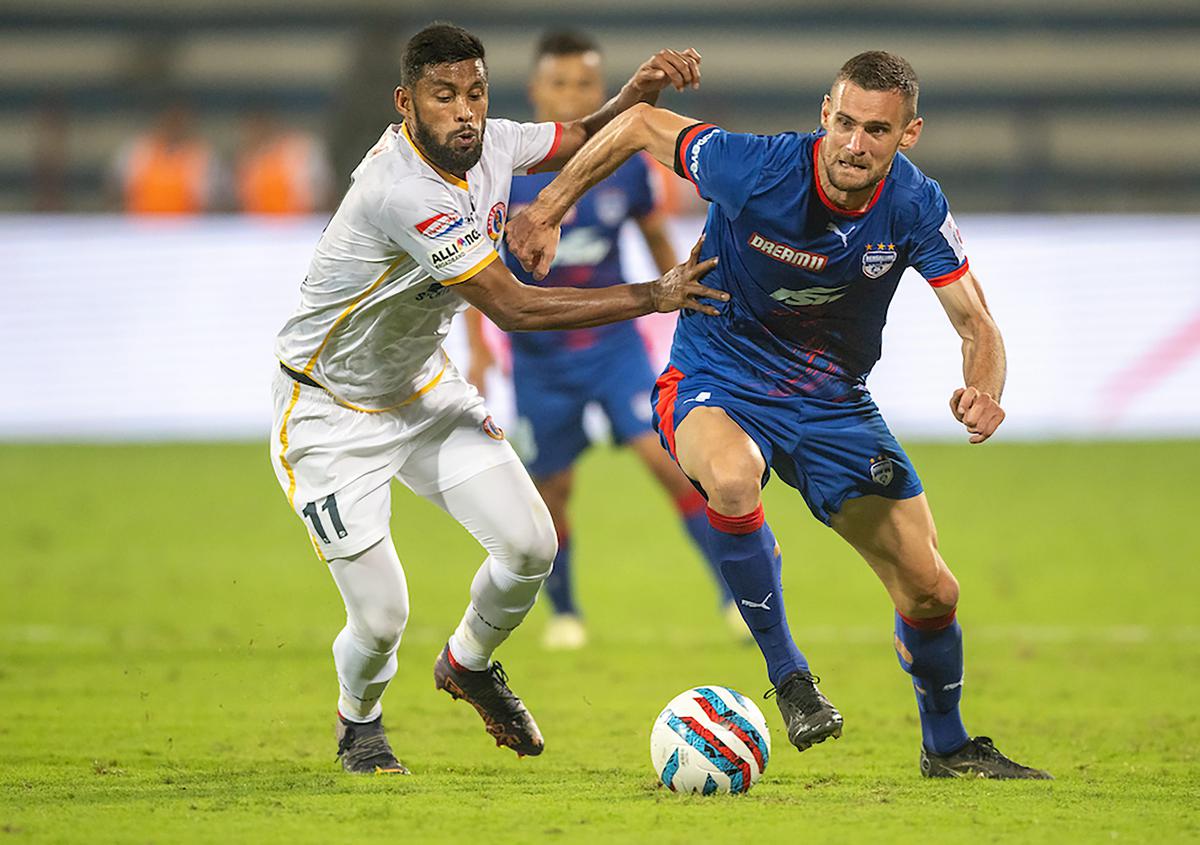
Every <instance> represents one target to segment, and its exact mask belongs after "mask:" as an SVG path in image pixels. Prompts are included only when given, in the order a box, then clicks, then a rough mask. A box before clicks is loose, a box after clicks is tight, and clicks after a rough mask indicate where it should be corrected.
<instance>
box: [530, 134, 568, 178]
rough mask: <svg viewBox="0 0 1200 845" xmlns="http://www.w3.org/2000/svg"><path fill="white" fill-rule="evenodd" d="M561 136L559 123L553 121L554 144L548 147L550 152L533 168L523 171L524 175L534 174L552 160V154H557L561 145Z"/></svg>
mask: <svg viewBox="0 0 1200 845" xmlns="http://www.w3.org/2000/svg"><path fill="white" fill-rule="evenodd" d="M562 136H563V125H562V124H561V123H559V122H558V121H555V122H554V143H552V144H551V145H550V152H548V153H546V155H545V156H543V157H542V160H541V161H539V162H538V163H537V164H535V165H534V166H533V167H531V168H529V169H528V170H526V171H525V174H526V175H529V174H530V173H533V172H535V171H536V170H537V169H538V168H539V167H541V166H542V165H543V164H545V163H546V162H548V161H549V160H550V159H552V158H554V154H555V153H557V152H558V148H559V146H561V145H562Z"/></svg>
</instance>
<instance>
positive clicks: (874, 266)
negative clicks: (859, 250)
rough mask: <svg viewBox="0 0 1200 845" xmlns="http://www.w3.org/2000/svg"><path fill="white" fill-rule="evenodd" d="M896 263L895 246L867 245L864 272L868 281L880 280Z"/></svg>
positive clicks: (863, 260) (863, 265)
mask: <svg viewBox="0 0 1200 845" xmlns="http://www.w3.org/2000/svg"><path fill="white" fill-rule="evenodd" d="M895 263H896V245H895V244H884V243H880V244H867V251H866V252H864V253H863V258H862V270H863V275H864V276H866V277H867V278H868V279H878V278H879V277H880V276H882V275H883V274H884V273H886V272H887V271H888V270H891V269H892V265H893V264H895Z"/></svg>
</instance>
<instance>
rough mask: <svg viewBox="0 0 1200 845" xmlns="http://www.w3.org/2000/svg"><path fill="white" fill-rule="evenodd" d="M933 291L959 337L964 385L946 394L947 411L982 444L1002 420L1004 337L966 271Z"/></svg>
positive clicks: (977, 287)
mask: <svg viewBox="0 0 1200 845" xmlns="http://www.w3.org/2000/svg"><path fill="white" fill-rule="evenodd" d="M934 291H935V292H936V293H937V297H938V300H939V301H940V302H941V303H942V307H943V308H944V309H946V315H947V316H948V317H949V318H950V322H951V323H952V324H953V325H954V330H955V331H957V332H958V336H959V337H961V338H962V354H963V380H964V383H965V384H966V386H965V387H960V388H958V389H957V390H955V391H954V394H953V395H952V396H951V397H950V412H951V413H952V414H954V418H955V419H956V420H958V421H959V422H960V423H962V424H963V425H965V426H966V427H967V431H968V432H969V433H970V435H971V436H970V442H972V443H982V442H983V441H985V440H987V439H988V438H989V437H991V436H992V435H993V434H994V433H995V432H996V429H997V428H998V427H999V426H1000V423H1002V422H1004V409H1003V408H1001V407H1000V394H1001V393H1003V392H1004V378H1005V375H1006V370H1007V365H1006V363H1005V359H1004V340H1003V338H1001V337H1000V329H999V328H998V327H997V326H996V322H995V320H993V319H992V314H991V312H990V311H989V310H988V307H987V300H986V299H984V296H983V288H982V287H980V285H979V282H978V280H977V279H976V278H975V276H974V275H973V274H972V273H971V272H970V271H967V272H966V273H964V274H963V275H962V277H961V278H960V279H958V280H957V281H955V282H952V283H951V284H948V285H945V286H944V287H940V288H934Z"/></svg>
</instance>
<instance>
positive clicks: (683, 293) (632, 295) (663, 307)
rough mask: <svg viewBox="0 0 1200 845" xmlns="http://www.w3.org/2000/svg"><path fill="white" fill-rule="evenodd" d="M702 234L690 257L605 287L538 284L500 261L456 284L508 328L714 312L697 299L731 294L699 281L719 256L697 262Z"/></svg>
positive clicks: (543, 327)
mask: <svg viewBox="0 0 1200 845" xmlns="http://www.w3.org/2000/svg"><path fill="white" fill-rule="evenodd" d="M703 242H704V239H703V238H701V239H700V240H699V241H697V242H696V246H695V247H694V248H693V249H692V253H691V255H689V256H688V260H687V261H685V262H684V263H683V264H679V265H677V266H675V267H672V268H671V269H670V270H668V271H667V272H666V273H664V274H663V275H662V276H660V277H659V278H657V279H655V280H654V281H652V282H643V283H641V284H633V285H613V286H611V287H605V288H542V287H536V286H534V285H525V284H522V283H521V282H519V281H517V279H516V278H515V277H514V276H513V274H512V273H511V272H510V271H509V269H508V268H507V267H506V266H505V265H504V262H502V261H493V262H492V263H491V264H489V265H488V266H487V267H485V268H484V269H483V270H481V271H480V272H479V273H477V274H476V275H475V276H472V277H471V278H470V279H468V280H467V281H465V282H460V283H458V284H457V285H455V286H454V290H455V291H457V292H458V293H459V295H461V296H462V297H463V299H465V300H467V302H469V303H471V304H472V305H474V306H475V307H476V308H478V309H479V310H480V311H482V312H483V313H484V314H486V315H487V316H488V318H489V319H491V321H492V322H493V323H495V324H496V325H497V326H499V327H500V328H501V329H503V330H504V331H506V332H530V331H546V330H549V329H584V328H589V327H591V326H602V325H604V324H606V323H616V322H619V321H621V320H630V319H632V318H634V317H640V316H642V315H643V314H649V313H651V312H654V311H677V310H679V309H680V308H687V309H690V310H692V311H700V312H701V313H704V314H709V315H716V314H717V313H718V312H717V309H716V308H714V307H713V306H712V305H710V304H708V303H705V302H701V301H700V300H702V299H714V300H717V301H719V302H728V301H729V294H727V293H725V292H724V291H719V290H713V289H712V288H708V287H705V286H704V285H702V284H700V279H702V278H704V276H705V275H706V274H707V273H708V272H709V271H710V270H712V269H713V268H714V267H716V266H717V259H716V258H710V259H708V260H707V261H704V262H701V261H700V260H699V259H700V245H701V244H702V243H703Z"/></svg>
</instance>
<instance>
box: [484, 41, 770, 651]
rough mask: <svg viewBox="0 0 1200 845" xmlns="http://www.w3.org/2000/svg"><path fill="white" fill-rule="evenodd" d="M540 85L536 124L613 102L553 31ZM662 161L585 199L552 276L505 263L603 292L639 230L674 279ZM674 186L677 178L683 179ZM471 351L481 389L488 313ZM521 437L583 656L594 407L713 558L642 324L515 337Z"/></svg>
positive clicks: (628, 168) (516, 203) (617, 280)
mask: <svg viewBox="0 0 1200 845" xmlns="http://www.w3.org/2000/svg"><path fill="white" fill-rule="evenodd" d="M534 61H535V64H534V70H533V75H532V78H531V79H530V83H529V97H530V100H531V102H532V103H533V106H534V109H535V112H536V115H535V120H537V121H540V122H545V121H557V122H560V123H564V122H569V121H572V120H578V119H579V118H580V117H582V116H585V115H588V114H591V113H593V112H595V111H596V110H597V109H598V108H599V107H600V106H601V105H602V104H603V103H604V100H605V93H604V76H603V72H602V60H601V55H600V48H599V47H598V46H597V44H596V43H595V41H593V40H592V39H591V38H588V37H587V36H584V35H581V34H578V33H573V32H549V33H547V34H546V35H544V36H543V37H542V39H541V40H540V42H539V44H538V46H537V50H536V52H535V55H534ZM653 166H654V165H653V163H652V162H650V161H648V159H647V157H645V156H644V155H636V156H633V157H631V158H630V159H629V160H628V161H626V162H624V163H623V164H622V165H621V166H620V167H618V168H617V169H616V171H615V172H614V173H612V174H611V175H610V176H608V177H607V178H606V179H604V180H603V181H602V182H601V183H600V184H598V185H596V187H594V188H593V189H592V190H590V191H589V192H588V193H587V194H585V195H584V196H583V197H581V198H580V200H579V202H578V203H577V204H576V205H575V206H573V207H572V208H571V209H570V211H569V212H568V213H567V216H566V218H565V219H564V221H563V227H564V234H563V238H562V243H561V245H560V248H559V250H558V254H557V257H556V259H555V262H554V268H553V269H552V270H551V271H550V273H549V275H548V276H546V278H545V279H543V280H541V281H538V280H535V279H534V278H533V277H532V276H531V275H530V274H529V273H527V272H526V271H525V270H523V269H522V267H521V265H520V262H518V261H517V260H516V259H515V258H514V257H512V256H511V255H506V256H505V260H506V262H507V263H508V266H509V269H511V270H512V272H513V275H514V276H516V277H517V278H518V279H519V280H520V281H522V282H523V283H525V284H532V285H537V284H540V285H542V286H546V287H580V288H601V287H609V286H612V285H618V284H622V283H623V282H624V279H623V276H622V272H621V248H620V244H619V236H620V232H621V228H622V226H623V225H624V224H625V222H626V221H628V220H632V221H634V222H635V223H636V224H637V226H638V229H639V230H640V231H641V234H642V236H643V237H644V238H645V240H646V245H647V246H648V247H649V250H650V254H651V256H652V257H653V259H654V263H655V265H657V267H658V268H659V269H660V270H662V271H663V272H665V271H666V270H667V269H669V268H671V267H673V266H675V264H676V256H675V250H674V248H673V247H672V245H671V241H670V238H669V236H668V233H667V226H666V219H665V216H664V215H663V214H662V213H660V212H659V211H658V210H656V208H655V201H654V188H653V178H654V177H653V174H652V173H651V172H650V168H651V167H653ZM553 176H554V174H552V173H539V174H534V175H530V176H517V177H514V178H513V182H512V189H511V194H510V204H511V205H510V208H509V214H510V216H511V215H512V214H516V213H518V212H519V211H520V209H521V208H522V207H524V206H526V205H528V204H529V203H531V202H533V200H534V198H535V197H537V194H538V191H540V190H541V189H542V188H544V187H546V186H547V185H549V184H550V181H551V179H552V178H553ZM672 178H673V177H672ZM467 320H468V333H469V338H470V344H471V365H470V368H469V369H468V374H467V376H468V380H469V381H470V382H471V383H473V384H474V385H475V386H476V387H477V388H479V389H480V391H481V392H482V391H483V389H484V386H485V380H486V372H487V370H488V368H489V367H491V366H492V364H493V363H494V358H493V356H492V353H491V351H490V350H489V348H488V345H487V342H486V340H485V338H484V334H483V327H482V315H481V314H480V312H478V311H476V310H474V309H472V310H471V311H469V312H468V313H467ZM509 337H510V339H511V343H512V356H513V383H514V388H515V392H516V404H517V414H518V416H519V418H520V422H519V425H518V433H517V434H515V435H514V445H517V446H518V448H519V449H520V451H521V453H522V458H523V459H524V460H525V462H526V466H527V467H528V469H529V472H530V475H531V476H532V477H533V479H534V483H535V484H536V485H537V488H538V491H539V492H540V493H541V494H542V498H543V499H545V501H546V505H547V506H548V507H549V509H550V514H551V516H552V517H553V519H554V527H555V531H556V533H557V534H558V554H557V556H556V557H555V559H554V566H553V568H552V569H551V572H550V575H549V577H548V578H547V579H546V582H545V586H544V588H543V589H544V591H545V593H546V595H547V597H548V598H549V599H550V603H551V605H552V607H553V615H552V617H551V619H550V622H549V624H548V625H547V627H546V630H545V632H544V635H543V640H542V641H543V644H544V645H545V646H546V647H547V648H551V649H571V648H579V647H581V646H583V645H584V644H585V643H586V639H587V631H586V628H585V627H584V624H583V619H582V614H581V613H580V611H579V606H578V604H577V603H576V600H575V595H574V590H573V585H572V575H571V570H572V542H571V528H570V520H569V517H568V508H569V502H570V497H571V490H572V486H573V482H574V466H575V462H576V460H577V459H578V458H579V456H580V454H582V453H583V451H584V450H585V449H587V447H588V445H589V439H588V434H587V433H586V431H585V428H584V412H585V408H586V407H587V406H588V405H589V404H592V403H594V404H595V405H597V406H599V407H600V408H601V409H602V410H603V412H604V414H605V416H606V417H607V418H608V421H609V424H610V426H611V429H612V436H613V439H614V441H615V442H616V443H617V444H619V445H622V446H628V447H629V448H630V449H632V450H633V451H634V452H635V453H636V454H637V456H638V457H639V458H640V459H641V461H642V462H643V463H644V464H645V465H646V467H647V469H649V470H650V472H651V473H653V474H654V477H655V478H656V479H658V481H659V483H660V484H661V485H662V486H663V488H664V489H665V490H666V491H667V493H668V495H670V496H671V498H672V500H673V501H674V503H675V506H676V508H677V510H678V512H679V516H680V519H681V520H682V522H683V525H684V527H685V529H686V530H687V532H688V534H689V535H690V536H691V538H692V539H693V541H694V542H695V543H696V546H697V547H698V548H699V550H700V551H701V552H702V553H703V554H705V555H706V559H708V557H707V552H706V550H705V539H704V538H705V535H706V533H707V531H708V520H707V518H706V516H705V506H706V503H705V501H704V497H703V496H701V495H700V494H699V493H698V492H697V491H696V489H695V488H694V487H693V486H692V484H691V482H690V481H689V480H688V479H687V477H686V476H685V475H684V474H683V473H682V472H681V471H680V470H679V468H678V467H677V466H675V464H674V463H673V462H672V460H671V457H670V455H668V454H667V453H666V452H665V451H664V450H663V449H662V447H661V446H660V445H659V443H658V437H657V435H656V434H655V433H654V429H653V425H652V421H651V413H650V393H651V391H652V390H653V389H654V381H655V373H654V370H653V369H652V367H651V365H650V359H649V356H648V354H647V351H646V347H645V344H644V342H643V341H642V338H641V336H640V335H639V334H638V331H637V328H636V326H635V325H634V324H633V323H628V322H626V323H619V324H618V323H613V324H610V325H606V326H599V327H596V328H588V329H575V330H572V331H561V332H536V333H535V332H523V333H514V334H511V335H510V336H509ZM709 564H710V566H711V568H712V570H713V575H714V578H715V580H716V583H717V585H718V589H719V590H720V592H721V596H722V599H723V601H724V602H725V609H726V616H727V618H728V619H729V622H730V625H731V626H732V627H733V628H734V630H735V632H737V633H739V634H740V635H741V636H746V627H745V624H744V622H743V621H742V618H741V615H740V614H739V613H738V611H737V607H736V606H735V605H734V604H733V602H732V596H731V594H730V593H729V591H728V588H727V587H726V586H725V582H724V580H723V579H722V578H721V574H720V570H719V569H718V568H717V564H716V562H715V560H711V559H710V560H709Z"/></svg>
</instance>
